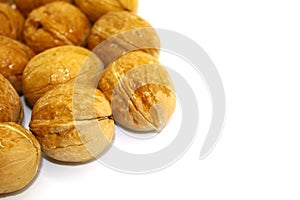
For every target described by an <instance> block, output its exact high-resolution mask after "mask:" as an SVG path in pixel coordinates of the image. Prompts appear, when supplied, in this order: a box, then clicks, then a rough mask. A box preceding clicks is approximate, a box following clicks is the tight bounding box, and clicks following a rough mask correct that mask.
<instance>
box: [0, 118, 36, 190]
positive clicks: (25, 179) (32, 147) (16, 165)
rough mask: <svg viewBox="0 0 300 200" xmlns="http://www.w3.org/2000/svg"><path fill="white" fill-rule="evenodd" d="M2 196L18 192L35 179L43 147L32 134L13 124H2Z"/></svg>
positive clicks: (0, 177) (0, 152)
mask: <svg viewBox="0 0 300 200" xmlns="http://www.w3.org/2000/svg"><path fill="white" fill-rule="evenodd" d="M0 160H1V162H0V180H1V184H0V194H5V193H11V192H15V191H18V190H20V189H22V188H24V187H25V186H27V185H28V184H29V183H30V182H31V181H32V180H33V178H34V177H35V175H36V173H37V171H38V168H39V165H40V160H41V147H40V144H39V143H38V141H37V140H36V138H35V137H34V136H33V135H32V133H31V132H30V131H28V130H26V129H25V128H24V127H22V126H21V125H18V124H16V123H13V122H5V123H0Z"/></svg>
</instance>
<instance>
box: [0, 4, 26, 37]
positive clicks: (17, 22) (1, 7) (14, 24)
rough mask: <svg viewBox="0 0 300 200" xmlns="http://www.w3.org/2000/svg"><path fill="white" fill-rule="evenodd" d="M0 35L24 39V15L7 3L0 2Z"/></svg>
mask: <svg viewBox="0 0 300 200" xmlns="http://www.w3.org/2000/svg"><path fill="white" fill-rule="evenodd" d="M0 24H1V29H0V35H4V36H7V37H10V38H12V39H15V40H20V39H22V31H23V26H24V17H23V15H22V14H21V13H20V12H19V11H18V10H17V9H14V8H12V7H11V6H10V5H9V4H7V3H0Z"/></svg>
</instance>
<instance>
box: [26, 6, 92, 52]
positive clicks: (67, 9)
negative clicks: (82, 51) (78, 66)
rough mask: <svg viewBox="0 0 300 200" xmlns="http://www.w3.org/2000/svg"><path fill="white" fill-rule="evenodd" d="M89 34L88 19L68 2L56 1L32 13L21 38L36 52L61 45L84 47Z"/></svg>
mask: <svg viewBox="0 0 300 200" xmlns="http://www.w3.org/2000/svg"><path fill="white" fill-rule="evenodd" d="M89 31H90V22H89V20H88V18H87V17H86V16H85V15H84V14H83V13H82V12H81V11H80V10H79V8H77V7H75V6H73V5H72V4H70V3H67V2H64V1H57V2H52V3H49V4H46V5H44V6H41V7H39V8H37V9H35V10H33V11H32V12H31V13H30V14H29V15H28V18H27V19H26V21H25V25H24V39H25V41H26V43H27V45H28V46H29V47H31V49H32V50H33V51H35V52H36V53H39V52H42V51H44V50H46V49H49V48H52V47H56V46H62V45H77V46H84V45H85V44H86V39H87V37H88V34H89Z"/></svg>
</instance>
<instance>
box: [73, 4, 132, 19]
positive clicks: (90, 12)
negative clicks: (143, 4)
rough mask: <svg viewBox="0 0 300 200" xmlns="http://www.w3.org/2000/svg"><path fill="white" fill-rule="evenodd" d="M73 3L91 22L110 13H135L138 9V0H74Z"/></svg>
mask: <svg viewBox="0 0 300 200" xmlns="http://www.w3.org/2000/svg"><path fill="white" fill-rule="evenodd" d="M75 3H76V4H77V5H78V7H79V8H80V9H81V10H82V11H83V12H84V13H85V14H86V16H87V17H88V18H89V19H90V20H91V21H96V20H98V19H99V18H100V17H101V16H102V15H104V14H106V13H107V12H110V11H123V10H126V11H131V12H136V11H137V9H138V0H75Z"/></svg>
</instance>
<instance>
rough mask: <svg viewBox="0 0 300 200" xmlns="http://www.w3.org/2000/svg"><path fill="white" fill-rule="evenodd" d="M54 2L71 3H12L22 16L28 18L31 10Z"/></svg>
mask: <svg viewBox="0 0 300 200" xmlns="http://www.w3.org/2000/svg"><path fill="white" fill-rule="evenodd" d="M54 1H66V2H69V3H72V2H73V0H14V3H15V4H16V6H17V8H18V9H19V10H20V11H21V12H22V14H23V15H24V16H28V14H29V13H30V12H31V11H32V10H34V9H36V8H39V7H41V6H43V5H45V4H48V3H51V2H54Z"/></svg>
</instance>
